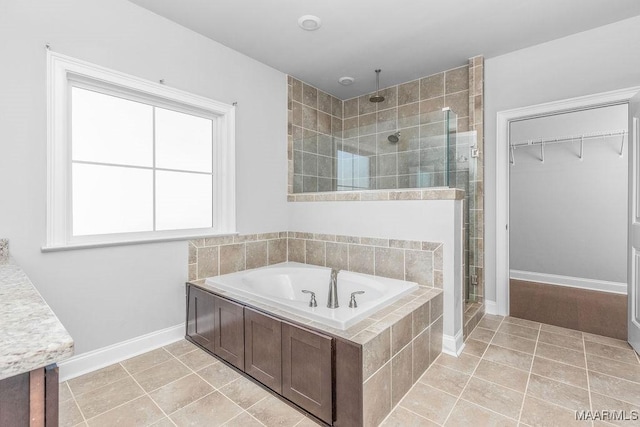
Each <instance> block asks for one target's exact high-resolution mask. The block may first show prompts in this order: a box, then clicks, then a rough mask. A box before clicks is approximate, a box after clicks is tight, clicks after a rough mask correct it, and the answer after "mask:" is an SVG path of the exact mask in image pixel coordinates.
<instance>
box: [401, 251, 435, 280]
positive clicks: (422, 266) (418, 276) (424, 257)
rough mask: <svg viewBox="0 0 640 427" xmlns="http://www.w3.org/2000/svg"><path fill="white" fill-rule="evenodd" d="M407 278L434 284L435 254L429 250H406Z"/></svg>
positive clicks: (405, 268)
mask: <svg viewBox="0 0 640 427" xmlns="http://www.w3.org/2000/svg"><path fill="white" fill-rule="evenodd" d="M404 270H405V280H408V281H411V282H416V283H418V284H419V285H422V286H433V254H432V253H431V252H429V251H422V250H420V251H415V250H407V251H405V257H404Z"/></svg>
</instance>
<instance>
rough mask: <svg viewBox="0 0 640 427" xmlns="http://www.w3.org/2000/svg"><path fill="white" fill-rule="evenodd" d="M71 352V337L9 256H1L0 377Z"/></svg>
mask: <svg viewBox="0 0 640 427" xmlns="http://www.w3.org/2000/svg"><path fill="white" fill-rule="evenodd" d="M72 355H73V339H72V338H71V336H70V335H69V333H68V332H67V330H66V329H65V328H64V326H63V325H62V323H60V321H59V320H58V318H57V317H56V315H55V314H54V313H53V311H51V308H49V306H48V305H47V303H46V302H45V301H44V299H43V298H42V296H40V293H38V291H37V290H36V288H35V287H34V286H33V284H32V283H31V280H29V278H28V277H27V275H26V274H25V273H24V271H23V270H22V268H20V266H19V265H18V264H17V263H16V262H15V261H14V260H13V258H11V257H10V256H5V257H1V258H0V380H2V379H4V378H8V377H11V376H14V375H18V374H21V373H23V372H28V371H32V370H34V369H37V368H42V367H44V366H47V365H50V364H52V363H56V362H60V361H62V360H65V359H67V358H69V357H71V356H72Z"/></svg>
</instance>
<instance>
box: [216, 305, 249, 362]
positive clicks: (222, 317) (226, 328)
mask: <svg viewBox="0 0 640 427" xmlns="http://www.w3.org/2000/svg"><path fill="white" fill-rule="evenodd" d="M214 307H215V324H216V327H215V329H214V340H213V352H214V353H215V354H216V355H218V356H220V357H221V358H223V359H224V360H226V361H227V362H229V363H231V364H232V365H233V366H235V367H236V368H238V369H241V370H244V307H243V306H242V305H240V304H236V303H234V302H231V301H229V300H226V299H224V298H218V297H214Z"/></svg>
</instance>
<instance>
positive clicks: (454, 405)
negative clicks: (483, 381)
mask: <svg viewBox="0 0 640 427" xmlns="http://www.w3.org/2000/svg"><path fill="white" fill-rule="evenodd" d="M483 317H484V316H483ZM480 320H482V319H480ZM502 322H504V318H502V319H501V320H500V325H498V328H499V327H500V326H501V325H502ZM494 336H495V334H494ZM491 341H493V337H492V338H491ZM490 346H491V342H489V343H488V344H487V348H485V349H484V351H483V352H482V356H480V360H479V361H478V364H477V365H476V366H475V368H473V371H472V372H471V374H469V379H468V380H467V382H466V383H465V385H464V387H463V388H462V391H461V392H460V396H459V397H458V398H457V400H456V403H454V404H453V406H452V407H451V410H450V411H449V413H448V414H447V418H445V421H444V423H443V424H446V423H447V421H449V418H451V414H452V413H453V410H454V409H455V407H456V406H457V405H458V402H459V401H460V399H461V398H462V395H463V394H464V391H465V390H466V389H467V387H468V386H469V383H470V382H471V379H472V378H473V376H474V374H475V373H476V370H478V366H480V363H481V362H482V360H483V359H484V355H485V354H486V353H487V350H488V349H489V347H490ZM525 390H526V389H525ZM465 400H466V399H465ZM523 402H524V399H523ZM477 406H480V407H482V408H484V406H481V405H477ZM486 409H488V408H486Z"/></svg>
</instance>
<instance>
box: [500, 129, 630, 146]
mask: <svg viewBox="0 0 640 427" xmlns="http://www.w3.org/2000/svg"><path fill="white" fill-rule="evenodd" d="M626 134H627V131H626V130H617V131H612V132H603V133H592V134H584V135H574V136H565V137H561V138H549V139H544V138H540V139H535V140H534V139H531V140H529V141H524V142H517V143H513V144H511V147H512V148H518V147H528V146H532V145H542V144H557V143H562V142H574V141H577V140H585V139H588V138H603V137H608V136H618V135H620V136H623V137H624V135H626Z"/></svg>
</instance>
